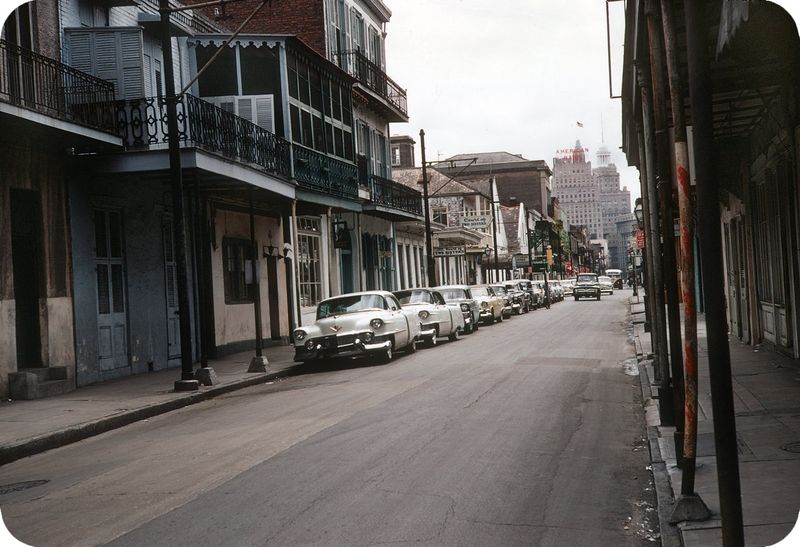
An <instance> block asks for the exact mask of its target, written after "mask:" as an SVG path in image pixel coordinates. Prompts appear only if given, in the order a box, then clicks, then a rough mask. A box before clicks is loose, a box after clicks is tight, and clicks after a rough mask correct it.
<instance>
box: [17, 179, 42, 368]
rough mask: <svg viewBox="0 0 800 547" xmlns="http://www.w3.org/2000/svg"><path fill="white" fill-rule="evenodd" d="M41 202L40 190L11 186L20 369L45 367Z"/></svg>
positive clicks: (18, 366)
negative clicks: (43, 353)
mask: <svg viewBox="0 0 800 547" xmlns="http://www.w3.org/2000/svg"><path fill="white" fill-rule="evenodd" d="M40 203H41V199H40V197H39V192H35V191H32V190H19V189H16V188H12V189H11V192H10V206H11V207H10V209H11V253H12V257H13V258H12V262H13V266H12V269H13V273H14V299H15V306H16V317H15V328H16V342H17V368H18V369H22V368H36V367H41V366H42V340H41V324H40V316H39V299H40V297H41V296H42V294H43V292H44V291H43V290H42V284H43V275H42V212H41V205H40Z"/></svg>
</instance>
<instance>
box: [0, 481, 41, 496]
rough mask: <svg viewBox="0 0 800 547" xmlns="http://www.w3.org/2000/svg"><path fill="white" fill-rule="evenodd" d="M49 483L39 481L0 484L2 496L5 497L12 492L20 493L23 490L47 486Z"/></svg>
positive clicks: (0, 494)
mask: <svg viewBox="0 0 800 547" xmlns="http://www.w3.org/2000/svg"><path fill="white" fill-rule="evenodd" d="M48 482H50V481H49V480H38V481H25V482H15V483H12V484H0V496H3V495H5V494H10V493H11V492H20V491H22V490H27V489H28V488H35V487H37V486H41V485H43V484H47V483H48Z"/></svg>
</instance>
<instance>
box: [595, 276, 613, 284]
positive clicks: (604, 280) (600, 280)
mask: <svg viewBox="0 0 800 547" xmlns="http://www.w3.org/2000/svg"><path fill="white" fill-rule="evenodd" d="M597 280H598V281H599V282H600V283H611V278H610V277H606V276H601V277H598V278H597Z"/></svg>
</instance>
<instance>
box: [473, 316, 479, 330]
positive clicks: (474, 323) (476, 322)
mask: <svg viewBox="0 0 800 547" xmlns="http://www.w3.org/2000/svg"><path fill="white" fill-rule="evenodd" d="M478 323H479V321H477V320H476V319H475V318H474V317H473V318H472V332H475V331H477V330H478V327H479V326H480V325H479V324H478Z"/></svg>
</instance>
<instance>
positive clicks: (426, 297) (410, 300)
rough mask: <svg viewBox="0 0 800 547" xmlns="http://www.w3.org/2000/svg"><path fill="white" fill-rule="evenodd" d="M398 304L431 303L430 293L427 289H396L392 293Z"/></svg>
mask: <svg viewBox="0 0 800 547" xmlns="http://www.w3.org/2000/svg"><path fill="white" fill-rule="evenodd" d="M394 295H395V296H396V297H397V299H398V300H399V301H400V304H431V303H432V302H433V300H431V293H429V292H428V291H420V290H416V291H397V292H396V293H394Z"/></svg>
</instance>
